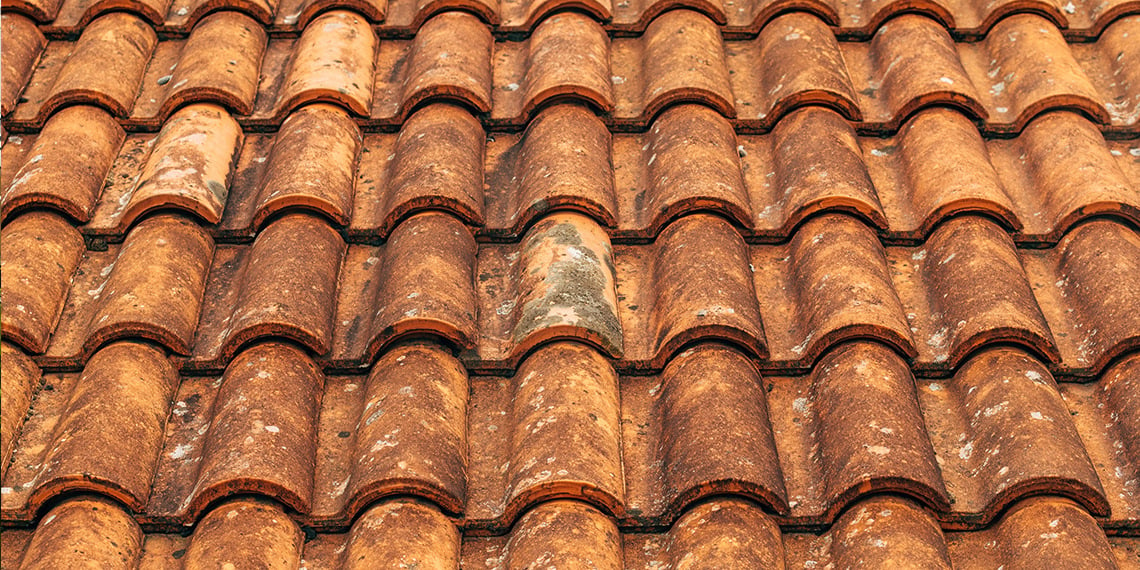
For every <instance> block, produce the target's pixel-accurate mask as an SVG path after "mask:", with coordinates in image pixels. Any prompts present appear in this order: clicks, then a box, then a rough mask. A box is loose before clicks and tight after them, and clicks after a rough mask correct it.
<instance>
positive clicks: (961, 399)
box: [919, 348, 1109, 521]
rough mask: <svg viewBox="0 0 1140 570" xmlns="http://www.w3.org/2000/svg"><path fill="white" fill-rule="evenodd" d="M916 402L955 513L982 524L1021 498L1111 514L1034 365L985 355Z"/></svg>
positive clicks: (1049, 383) (1061, 407) (924, 388)
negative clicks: (1063, 501) (1058, 499)
mask: <svg viewBox="0 0 1140 570" xmlns="http://www.w3.org/2000/svg"><path fill="white" fill-rule="evenodd" d="M919 396H920V398H921V399H922V401H923V408H924V410H925V411H926V422H927V428H928V433H929V434H930V438H931V441H933V442H934V447H935V449H936V450H937V451H938V454H939V462H938V463H939V465H940V466H941V467H942V474H943V478H944V479H945V481H946V488H947V490H948V491H949V492H950V495H951V496H952V497H953V499H954V509H955V510H957V511H964V512H968V513H978V516H979V517H980V520H983V521H984V520H989V519H992V518H993V517H994V516H996V515H997V513H1000V512H1001V511H1002V510H1003V509H1005V508H1006V507H1007V506H1009V505H1010V504H1012V503H1014V502H1016V501H1018V500H1020V499H1022V498H1024V497H1027V496H1030V495H1036V494H1050V495H1058V496H1067V497H1070V498H1072V499H1073V500H1075V501H1077V502H1079V503H1080V504H1081V505H1082V506H1083V507H1084V508H1085V509H1088V510H1089V511H1091V512H1093V513H1095V514H1098V515H1102V516H1104V515H1107V514H1108V510H1109V505H1108V503H1107V502H1106V499H1105V496H1104V490H1103V489H1102V488H1101V484H1100V481H1099V479H1098V477H1097V473H1096V471H1095V470H1094V469H1093V466H1092V463H1091V462H1090V460H1089V456H1088V454H1087V453H1086V451H1085V448H1084V445H1083V443H1082V441H1081V438H1080V436H1079V435H1078V433H1077V430H1076V428H1075V427H1074V425H1073V423H1072V420H1071V419H1070V415H1069V410H1068V408H1066V406H1065V402H1064V400H1063V399H1062V398H1061V395H1060V393H1059V392H1058V391H1057V385H1056V384H1055V383H1054V382H1053V378H1052V376H1051V375H1050V374H1049V371H1048V370H1046V368H1045V366H1044V365H1042V363H1040V362H1039V361H1037V359H1036V358H1034V357H1032V356H1030V355H1029V354H1027V353H1025V352H1024V351H1022V350H1020V349H1015V348H994V349H990V350H986V351H983V352H980V353H979V354H977V355H975V356H973V357H972V358H970V359H969V360H967V361H966V362H965V363H964V364H963V365H962V367H961V368H959V369H958V371H957V372H956V373H955V374H954V377H953V378H951V379H949V380H946V381H932V382H927V383H919Z"/></svg>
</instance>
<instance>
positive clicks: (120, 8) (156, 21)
mask: <svg viewBox="0 0 1140 570" xmlns="http://www.w3.org/2000/svg"><path fill="white" fill-rule="evenodd" d="M170 4H171V0H63V4H62V5H61V6H60V9H59V14H57V15H56V17H55V20H53V21H52V23H51V25H52V27H54V28H62V29H65V30H69V31H81V30H82V29H83V28H84V27H86V26H87V25H88V24H89V23H90V22H91V21H92V20H94V19H95V18H98V17H99V16H102V15H103V14H108V13H111V12H126V13H129V14H133V15H135V16H138V17H140V18H142V19H144V20H146V21H147V23H149V24H150V25H152V26H154V27H156V28H157V27H159V26H161V25H162V24H163V21H164V20H165V19H166V13H167V10H168V9H169V7H170Z"/></svg>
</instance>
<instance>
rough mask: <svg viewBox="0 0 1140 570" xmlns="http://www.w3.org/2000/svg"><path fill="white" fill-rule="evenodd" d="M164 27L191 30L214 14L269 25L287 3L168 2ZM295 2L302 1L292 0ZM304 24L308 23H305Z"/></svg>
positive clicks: (235, 0) (259, 0) (244, 0)
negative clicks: (217, 13)
mask: <svg viewBox="0 0 1140 570" xmlns="http://www.w3.org/2000/svg"><path fill="white" fill-rule="evenodd" d="M169 1H170V10H169V11H168V12H167V17H166V27H167V28H176V29H179V30H192V29H193V28H194V26H196V25H197V24H198V23H199V22H200V21H202V20H203V19H204V18H205V17H206V16H207V15H209V14H212V13H215V12H221V13H224V12H229V13H231V14H244V15H246V16H249V17H250V18H253V19H254V20H256V21H257V25H258V26H259V27H260V26H262V25H266V24H269V23H270V22H271V21H272V20H273V14H274V12H278V13H281V11H283V10H286V9H287V7H286V4H287V3H288V2H281V1H280V0H169ZM293 1H295V2H297V1H300V2H303V1H304V0H293ZM306 23H308V22H307V21H306ZM301 27H304V26H303V25H302V26H301Z"/></svg>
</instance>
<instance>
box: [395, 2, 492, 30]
mask: <svg viewBox="0 0 1140 570" xmlns="http://www.w3.org/2000/svg"><path fill="white" fill-rule="evenodd" d="M499 6H500V3H499V1H498V0H392V2H391V3H390V4H389V6H388V17H387V18H385V20H384V24H383V26H384V28H387V29H389V30H392V31H393V32H397V33H399V34H401V35H408V36H410V35H413V34H414V33H415V31H416V30H418V29H419V27H420V26H422V25H423V23H424V22H426V21H427V20H428V19H430V18H431V17H432V16H435V15H436V14H443V13H446V12H468V13H470V14H474V15H475V16H478V17H479V20H481V21H482V22H484V23H486V24H488V25H491V26H494V25H496V24H498V23H499Z"/></svg>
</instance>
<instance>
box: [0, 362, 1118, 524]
mask: <svg viewBox="0 0 1140 570" xmlns="http://www.w3.org/2000/svg"><path fill="white" fill-rule="evenodd" d="M3 366H4V377H5V382H6V383H9V382H11V383H12V384H13V385H12V386H6V387H5V389H6V393H8V394H13V396H12V397H13V398H16V399H14V400H12V401H7V398H6V401H5V409H4V422H5V428H6V429H5V432H4V433H5V434H6V436H5V437H6V439H5V441H4V442H3V443H4V452H5V454H6V456H5V465H7V467H6V472H5V473H4V480H3V484H4V493H3V496H2V497H0V505H2V510H0V513H2V516H3V520H4V521H5V522H6V523H25V524H26V523H30V522H32V521H35V520H37V516H38V515H41V514H42V509H43V508H44V507H45V505H50V504H51V503H52V501H53V499H54V498H57V497H60V496H66V495H68V494H72V493H74V492H76V491H93V492H98V493H102V494H105V495H107V496H109V497H113V498H115V499H117V500H119V501H121V502H122V503H123V504H124V505H126V506H127V507H128V508H130V509H131V510H132V511H134V512H137V513H138V516H137V519H138V520H139V521H141V522H143V523H145V524H151V525H158V526H160V527H163V528H169V527H178V526H180V525H189V524H193V523H194V521H196V520H198V519H199V518H200V517H201V516H202V515H203V514H204V513H205V512H206V511H208V509H209V505H210V504H212V503H214V502H216V501H217V500H219V499H221V498H223V497H227V496H231V495H236V494H260V495H265V496H268V497H271V498H273V499H276V500H278V501H280V502H281V503H282V504H284V505H286V506H288V507H289V508H290V509H292V510H293V511H296V513H298V516H299V517H300V518H301V519H302V520H304V521H305V522H306V523H307V524H310V525H313V526H315V527H318V528H321V529H324V530H330V529H331V530H337V529H344V528H345V527H346V526H347V525H348V524H350V522H351V521H352V520H353V519H355V518H356V517H357V515H359V514H360V513H361V512H362V511H363V510H364V509H365V508H366V507H367V505H369V504H370V503H372V502H374V501H375V500H377V499H378V498H381V497H386V496H392V495H414V496H418V497H421V498H423V499H426V500H429V501H432V502H433V503H435V504H437V505H438V506H440V507H441V508H442V509H443V510H444V511H445V512H446V513H448V514H449V515H452V516H456V517H459V518H461V519H462V525H463V526H464V528H465V529H467V530H477V531H484V532H493V533H494V532H502V531H504V530H506V529H508V528H510V527H511V525H512V524H513V523H514V522H515V521H516V520H517V519H518V517H519V516H520V514H521V513H523V512H524V511H526V510H527V509H528V508H530V507H531V506H533V505H535V504H538V503H541V502H544V501H547V500H550V499H553V498H558V497H574V498H578V499H580V500H583V501H586V502H589V503H591V504H594V505H595V506H596V507H598V508H600V509H602V510H603V511H605V512H607V513H608V514H610V515H611V516H614V517H616V518H617V519H618V520H619V521H620V522H621V523H622V524H623V525H627V526H631V527H636V528H654V527H660V526H668V525H669V524H672V522H673V521H674V520H676V518H677V517H678V516H680V515H681V513H683V512H684V511H685V510H686V509H687V508H688V507H689V506H690V505H692V504H693V503H694V502H695V501H699V500H702V499H704V498H707V497H710V496H716V495H724V494H730V495H737V496H742V497H748V498H750V499H752V500H754V501H756V502H757V503H759V504H761V505H763V506H764V507H765V509H766V510H768V511H769V512H772V513H776V514H777V515H778V516H777V520H779V521H780V523H781V524H783V525H791V526H794V527H796V528H819V527H821V526H822V525H827V524H830V523H831V522H832V521H833V520H834V519H835V517H836V516H838V515H839V513H840V512H842V511H843V510H844V509H846V508H847V507H849V506H850V505H851V504H852V503H853V502H856V501H857V500H859V499H860V497H864V496H866V495H868V494H876V493H883V492H890V493H897V494H902V495H907V496H909V497H911V498H912V500H915V501H917V502H918V503H920V504H922V505H924V507H925V508H927V509H929V510H930V511H931V512H932V513H934V515H933V516H936V517H937V518H938V520H939V521H941V523H942V524H943V525H945V526H946V527H947V528H978V527H980V526H982V525H986V524H988V523H990V522H991V521H992V520H993V519H994V518H995V517H996V516H998V514H999V513H1000V512H1002V511H1003V510H1004V509H1005V508H1007V507H1008V506H1009V505H1010V504H1012V503H1014V502H1016V501H1018V500H1021V499H1023V498H1025V497H1028V496H1032V495H1039V494H1051V495H1057V496H1066V497H1069V498H1070V499H1072V500H1074V501H1076V502H1078V503H1079V504H1081V505H1082V506H1083V507H1084V508H1085V509H1087V510H1088V511H1090V512H1091V513H1092V514H1094V515H1097V516H1098V517H1100V518H1101V524H1103V526H1104V527H1105V528H1106V529H1109V530H1111V531H1113V532H1122V533H1130V532H1132V533H1134V532H1135V531H1136V530H1137V529H1140V354H1137V353H1133V354H1131V355H1129V356H1125V357H1123V358H1121V359H1119V360H1118V361H1117V362H1116V363H1114V364H1113V365H1112V366H1111V367H1109V368H1108V369H1107V370H1106V371H1105V372H1104V374H1103V375H1102V376H1101V377H1100V378H1099V379H1098V380H1096V381H1095V382H1091V383H1088V384H1071V383H1070V384H1057V383H1055V382H1054V380H1053V378H1052V376H1051V375H1050V373H1049V371H1048V369H1047V368H1046V367H1045V366H1044V364H1043V363H1042V362H1041V361H1039V360H1038V359H1037V358H1036V357H1035V356H1033V355H1031V354H1030V353H1027V352H1025V351H1024V350H1021V349H1018V348H1010V347H998V348H992V349H987V350H983V351H981V352H979V353H977V354H975V355H974V356H972V357H971V358H969V359H968V360H967V361H966V362H965V363H964V364H963V366H962V367H961V368H959V370H958V371H957V372H956V373H955V374H954V376H953V377H952V378H949V379H945V380H924V381H920V382H917V383H916V381H915V379H914V377H913V376H912V374H911V371H910V370H909V369H908V368H907V366H906V363H905V362H904V361H903V359H902V358H901V357H900V356H899V355H898V354H897V353H895V352H893V351H891V350H890V349H888V348H886V347H884V346H883V345H881V344H879V343H875V342H871V341H862V340H860V341H853V342H849V343H846V344H842V345H839V346H838V347H836V348H835V349H833V350H831V351H829V352H828V353H826V354H825V355H824V356H823V358H822V359H821V360H820V362H819V363H817V364H816V366H815V367H814V368H813V370H812V371H811V372H810V373H809V374H808V375H806V376H796V377H785V376H770V377H765V378H763V379H762V378H761V377H760V374H759V373H758V372H757V370H756V368H755V366H754V365H753V364H752V362H751V361H750V360H749V359H748V358H747V356H746V355H745V354H743V353H742V352H740V351H739V350H737V349H735V348H732V347H729V346H726V345H722V344H717V343H700V344H697V345H695V346H694V347H692V348H690V349H688V350H686V351H684V352H682V353H680V354H679V355H678V356H677V357H675V358H674V359H672V360H671V361H670V363H669V364H668V365H667V366H666V367H665V369H664V371H663V372H662V373H660V374H659V375H654V376H623V377H621V379H620V382H619V377H618V374H617V373H616V372H615V370H614V368H613V366H612V365H611V363H610V362H609V361H608V360H607V359H606V358H605V357H604V356H603V355H601V354H600V353H599V352H598V351H596V350H595V349H593V348H591V347H587V346H585V345H583V344H581V343H577V342H565V341H564V342H555V343H552V344H548V345H545V346H543V347H541V348H539V349H538V350H536V351H535V352H534V353H533V354H532V355H531V356H529V357H528V358H527V359H526V360H524V361H523V363H522V365H521V366H520V368H519V370H518V371H517V372H516V373H515V374H514V375H513V376H510V377H488V376H470V377H469V376H468V374H467V372H466V370H465V369H464V367H463V366H462V365H461V364H460V362H459V361H458V360H457V359H456V358H455V357H454V356H452V355H451V354H450V353H449V352H448V351H447V350H446V349H443V348H442V347H440V346H438V345H435V344H431V343H424V342H418V343H411V344H401V345H397V346H396V347H393V348H392V349H390V350H388V351H386V352H385V353H384V354H383V355H382V356H381V358H380V359H379V360H378V361H377V363H376V364H375V365H374V366H373V367H372V368H371V371H370V373H369V374H368V376H367V377H365V376H360V375H355V376H329V375H325V374H323V373H322V372H321V371H320V370H319V368H318V367H317V366H316V364H315V363H314V362H313V360H312V359H311V358H309V357H308V356H307V355H306V354H305V353H304V352H303V351H302V350H301V349H299V348H297V347H296V346H294V345H290V344H283V343H278V342H267V343H259V344H255V345H253V346H251V347H249V348H247V349H245V350H243V351H242V352H241V353H240V354H238V355H237V356H236V357H235V358H234V359H233V360H232V362H231V363H230V365H229V366H228V367H227V368H226V370H225V372H224V374H222V375H221V376H220V377H212V376H194V377H189V376H188V377H181V378H180V376H179V375H178V374H177V372H176V371H175V368H174V366H173V365H172V363H171V362H170V361H169V360H168V359H167V358H166V357H165V356H164V354H163V352H162V351H160V350H158V349H157V348H155V347H153V346H152V345H148V344H140V343H136V342H117V343H112V344H109V345H107V346H106V347H104V348H102V349H100V350H99V351H98V352H96V354H95V355H94V356H93V357H92V359H91V360H90V361H89V362H88V363H87V366H86V367H85V368H84V370H83V371H82V372H81V373H62V374H61V373H48V374H46V375H44V377H43V380H42V383H43V388H42V389H40V390H39V391H38V393H37V394H36V396H35V403H34V405H31V404H30V403H29V402H30V400H31V397H30V394H31V393H32V391H33V390H35V388H36V386H38V384H39V383H40V378H39V371H38V369H37V368H36V367H35V366H34V364H31V363H30V361H29V359H28V358H27V357H26V356H24V355H23V354H22V353H21V352H20V351H19V350H18V349H16V348H14V347H10V346H8V345H7V344H5V355H4V360H3ZM21 395H28V397H26V398H23V399H20V396H21ZM29 406H30V409H31V411H30V413H29V411H28V408H29ZM867 410H876V413H875V414H868V413H867ZM25 414H27V420H26V421H25V422H24V423H23V425H22V428H20V426H19V423H20V421H21V419H23V418H24V416H25ZM9 424H11V425H12V426H16V427H17V428H18V429H20V431H19V433H20V436H19V439H18V440H16V439H14V438H13V436H12V434H13V433H16V432H15V430H13V429H9V428H8V426H9ZM9 452H11V454H12V458H11V461H10V464H9V461H7V454H8V453H9Z"/></svg>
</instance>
